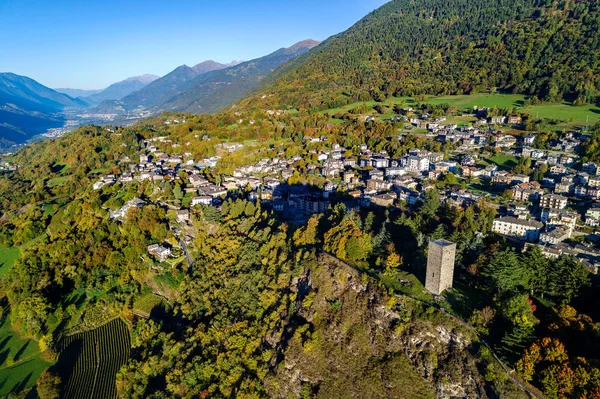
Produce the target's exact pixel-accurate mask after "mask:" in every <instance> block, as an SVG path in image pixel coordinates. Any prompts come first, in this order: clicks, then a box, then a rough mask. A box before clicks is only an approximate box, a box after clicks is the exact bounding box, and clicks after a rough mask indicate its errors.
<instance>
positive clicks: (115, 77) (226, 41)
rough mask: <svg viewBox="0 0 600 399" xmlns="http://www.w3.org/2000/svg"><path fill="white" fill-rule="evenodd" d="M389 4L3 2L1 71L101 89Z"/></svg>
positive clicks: (278, 40) (315, 32)
mask: <svg viewBox="0 0 600 399" xmlns="http://www.w3.org/2000/svg"><path fill="white" fill-rule="evenodd" d="M386 2H387V0H303V1H292V0H229V1H224V0H221V1H214V0H195V1H188V0H172V1H154V0H144V1H141V0H135V1H133V0H131V1H128V0H120V1H115V0H104V1H101V0H0V38H1V39H0V72H14V73H17V74H19V75H25V76H29V77H31V78H33V79H35V80H37V81H39V82H40V83H42V84H44V85H46V86H49V87H71V88H77V89H100V88H104V87H106V86H108V85H109V84H111V83H114V82H116V81H119V80H123V79H125V78H127V77H129V76H136V75H141V74H144V73H152V74H156V75H160V76H162V75H164V74H166V73H168V72H170V71H171V70H173V69H174V68H176V67H177V66H179V65H182V64H187V65H190V66H191V65H195V64H197V63H199V62H202V61H205V60H208V59H212V60H215V61H218V62H223V63H225V62H230V61H232V60H234V59H235V60H240V59H242V60H250V59H253V58H257V57H260V56H263V55H266V54H268V53H271V52H272V51H275V50H277V49H279V48H281V47H288V46H290V45H292V44H294V43H296V42H298V41H300V40H304V39H308V38H311V39H315V40H324V39H326V38H327V37H329V36H331V35H333V34H336V33H338V32H341V31H344V30H345V29H347V28H349V27H350V26H352V25H353V24H354V23H355V22H356V21H358V20H359V19H360V18H362V17H363V16H364V15H366V14H367V13H369V12H370V11H372V10H374V9H376V8H378V7H379V6H381V5H383V4H384V3H386Z"/></svg>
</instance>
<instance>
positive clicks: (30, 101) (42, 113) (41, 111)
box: [0, 73, 86, 147]
mask: <svg viewBox="0 0 600 399" xmlns="http://www.w3.org/2000/svg"><path fill="white" fill-rule="evenodd" d="M85 105H86V104H85V103H84V102H83V101H81V100H78V99H75V98H72V97H70V96H68V95H67V94H64V93H59V92H57V91H55V90H52V89H51V88H49V87H46V86H44V85H42V84H40V83H38V82H36V81H35V80H33V79H31V78H28V77H26V76H20V75H17V74H14V73H0V147H4V146H8V145H12V144H19V143H24V142H25V141H27V140H28V139H30V138H31V137H32V136H34V135H36V134H40V133H44V132H46V131H47V130H48V129H50V128H56V127H61V126H62V125H63V123H64V118H63V117H62V115H60V112H61V111H63V110H65V109H78V108H83V107H84V106H85Z"/></svg>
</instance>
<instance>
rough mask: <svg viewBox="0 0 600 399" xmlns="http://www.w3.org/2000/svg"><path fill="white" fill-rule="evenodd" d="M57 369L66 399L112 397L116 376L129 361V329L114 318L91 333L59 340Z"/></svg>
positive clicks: (114, 391)
mask: <svg viewBox="0 0 600 399" xmlns="http://www.w3.org/2000/svg"><path fill="white" fill-rule="evenodd" d="M58 349H59V352H60V356H59V359H58V370H61V379H62V382H63V392H62V395H61V397H62V398H66V399H70V398H73V399H79V398H98V399H104V398H115V397H116V396H117V392H116V386H115V378H116V374H117V372H118V371H119V369H120V368H121V366H123V365H124V364H125V363H126V362H127V359H128V358H129V351H130V349H131V338H130V336H129V329H128V327H127V324H125V323H124V322H123V321H122V320H120V319H115V320H113V321H111V322H109V323H107V324H105V325H103V326H101V327H99V328H96V329H95V330H91V331H86V332H81V333H77V334H73V335H70V336H68V337H65V338H63V339H62V340H61V341H60V342H59V347H58Z"/></svg>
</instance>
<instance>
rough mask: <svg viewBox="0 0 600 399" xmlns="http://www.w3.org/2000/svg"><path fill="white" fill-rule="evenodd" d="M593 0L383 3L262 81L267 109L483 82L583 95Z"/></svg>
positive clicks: (594, 48)
mask: <svg viewBox="0 0 600 399" xmlns="http://www.w3.org/2000/svg"><path fill="white" fill-rule="evenodd" d="M599 8H600V6H599V2H598V1H570V0H557V1H550V0H456V1H451V2H449V1H446V0H417V1H415V0H393V1H391V2H390V3H387V4H386V5H384V6H383V7H381V8H380V9H378V10H376V11H374V12H373V13H371V14H369V15H368V16H366V17H365V18H363V19H362V20H361V21H359V22H358V23H357V24H355V25H354V26H353V27H351V28H350V29H348V30H347V31H346V32H343V33H341V34H339V35H337V36H334V37H332V38H330V39H328V40H327V41H326V42H324V43H323V44H322V45H321V46H319V47H317V48H316V49H314V50H313V51H312V52H311V53H310V54H309V55H308V56H304V57H300V58H298V59H296V60H294V61H293V62H291V63H290V64H289V65H287V66H286V67H285V68H282V69H281V70H279V71H277V72H276V73H275V74H274V75H273V76H272V77H271V78H270V79H269V83H268V84H265V85H264V86H263V87H262V89H263V90H262V91H261V92H260V93H259V95H258V96H257V97H256V98H252V99H251V100H250V101H249V104H250V103H251V104H253V105H257V104H261V103H260V102H257V100H260V99H261V97H262V96H263V95H267V96H266V97H265V98H263V99H262V100H263V102H262V104H264V105H265V106H268V107H272V106H273V107H278V106H279V107H284V106H290V107H300V108H318V109H325V108H330V107H335V106H340V105H343V104H346V103H350V102H354V101H362V100H370V99H375V100H378V99H382V98H385V97H387V96H390V95H416V94H423V93H425V94H456V93H474V92H478V91H484V90H486V89H489V88H501V89H506V90H509V91H514V92H519V93H525V94H534V95H537V96H539V97H540V98H543V99H547V100H558V99H561V98H569V99H572V100H578V101H579V102H586V101H589V99H590V97H591V96H592V95H593V92H594V90H596V89H598V86H599V84H600V78H599V76H598V72H599V71H600V64H599V61H598V59H599V44H600V36H599V25H600V22H599V15H598V11H599Z"/></svg>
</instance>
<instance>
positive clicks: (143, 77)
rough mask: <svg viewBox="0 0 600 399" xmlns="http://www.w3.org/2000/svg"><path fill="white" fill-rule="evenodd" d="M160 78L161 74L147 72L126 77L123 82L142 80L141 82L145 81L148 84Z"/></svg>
mask: <svg viewBox="0 0 600 399" xmlns="http://www.w3.org/2000/svg"><path fill="white" fill-rule="evenodd" d="M158 78H160V76H156V75H152V74H150V73H146V74H144V75H140V76H132V77H130V78H127V79H125V80H124V81H123V82H132V81H137V82H141V83H144V84H148V83H151V82H153V81H155V80H156V79H158Z"/></svg>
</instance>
